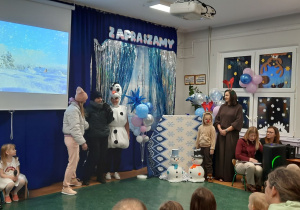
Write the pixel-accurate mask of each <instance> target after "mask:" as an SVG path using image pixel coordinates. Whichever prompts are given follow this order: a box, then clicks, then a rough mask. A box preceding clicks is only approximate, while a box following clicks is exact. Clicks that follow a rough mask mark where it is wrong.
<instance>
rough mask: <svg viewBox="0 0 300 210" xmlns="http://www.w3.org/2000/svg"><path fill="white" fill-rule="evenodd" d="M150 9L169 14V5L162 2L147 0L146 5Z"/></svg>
mask: <svg viewBox="0 0 300 210" xmlns="http://www.w3.org/2000/svg"><path fill="white" fill-rule="evenodd" d="M146 5H147V6H149V7H150V8H152V9H156V10H160V11H163V12H168V13H170V3H169V2H165V1H162V0H148V1H147V3H146Z"/></svg>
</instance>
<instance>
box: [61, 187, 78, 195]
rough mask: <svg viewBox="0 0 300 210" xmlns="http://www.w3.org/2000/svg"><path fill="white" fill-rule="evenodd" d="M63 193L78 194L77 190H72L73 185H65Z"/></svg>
mask: <svg viewBox="0 0 300 210" xmlns="http://www.w3.org/2000/svg"><path fill="white" fill-rule="evenodd" d="M61 193H62V194H65V195H76V194H77V192H76V191H74V190H72V188H71V187H64V188H63V189H62V191H61Z"/></svg>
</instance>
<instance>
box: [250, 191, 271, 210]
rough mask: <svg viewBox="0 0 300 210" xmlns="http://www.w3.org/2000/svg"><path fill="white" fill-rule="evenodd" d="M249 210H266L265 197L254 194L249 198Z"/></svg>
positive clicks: (258, 193) (261, 194) (259, 193)
mask: <svg viewBox="0 0 300 210" xmlns="http://www.w3.org/2000/svg"><path fill="white" fill-rule="evenodd" d="M248 208H249V210H268V208H269V204H268V202H267V200H266V195H265V194H264V193H261V192H254V193H252V194H251V195H250V196H249V205H248Z"/></svg>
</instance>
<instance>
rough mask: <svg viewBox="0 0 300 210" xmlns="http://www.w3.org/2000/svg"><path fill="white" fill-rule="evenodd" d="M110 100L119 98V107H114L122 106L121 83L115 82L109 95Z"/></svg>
mask: <svg viewBox="0 0 300 210" xmlns="http://www.w3.org/2000/svg"><path fill="white" fill-rule="evenodd" d="M109 96H110V98H111V99H112V98H113V99H115V98H119V102H118V104H117V105H114V104H113V106H119V105H120V101H121V96H122V87H121V85H120V84H119V83H116V82H114V83H113V84H112V85H111V87H110V93H109Z"/></svg>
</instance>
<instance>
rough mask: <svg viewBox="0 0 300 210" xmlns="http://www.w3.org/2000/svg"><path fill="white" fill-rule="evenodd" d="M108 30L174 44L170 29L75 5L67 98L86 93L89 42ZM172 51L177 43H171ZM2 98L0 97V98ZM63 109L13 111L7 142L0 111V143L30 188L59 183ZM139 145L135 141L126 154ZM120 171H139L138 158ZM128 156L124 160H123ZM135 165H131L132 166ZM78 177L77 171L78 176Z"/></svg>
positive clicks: (5, 116) (6, 116) (6, 123)
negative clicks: (12, 153)
mask: <svg viewBox="0 0 300 210" xmlns="http://www.w3.org/2000/svg"><path fill="white" fill-rule="evenodd" d="M109 26H114V27H115V28H123V29H130V30H135V31H139V32H141V33H144V34H148V33H150V34H152V33H153V32H155V34H156V35H158V36H161V37H169V38H171V39H174V40H175V42H176V40H177V37H176V31H175V29H174V28H168V27H161V26H158V25H154V24H151V23H148V22H145V21H141V20H136V19H132V18H127V17H124V16H120V15H114V14H107V13H102V12H100V11H97V10H95V9H90V8H86V7H81V6H76V9H75V10H74V11H73V12H72V25H71V49H70V71H69V97H71V96H74V95H75V90H76V87H77V86H81V87H82V88H83V89H84V90H86V92H87V93H88V94H89V93H90V63H91V57H92V56H93V54H94V41H93V39H94V38H97V39H98V40H99V42H100V43H102V42H103V41H104V40H106V39H107V38H108V34H109ZM174 46H175V48H176V46H177V44H176V43H174ZM92 61H93V63H92V66H93V71H92V73H93V78H94V79H93V81H92V84H91V86H92V89H95V87H96V81H95V76H96V71H95V59H94V58H93V59H92ZM1 100H5V99H1ZM63 114H64V110H44V111H16V112H15V113H14V126H13V127H14V139H13V140H12V141H11V140H10V113H9V112H7V111H1V112H0V119H1V121H0V133H1V136H0V144H1V145H2V144H4V143H13V144H15V145H16V149H17V156H18V157H19V158H20V163H21V172H22V173H24V174H25V175H26V176H27V178H28V180H29V185H28V187H29V189H37V188H41V187H45V186H49V185H51V184H53V183H56V182H62V180H63V177H64V172H65V168H66V165H67V158H68V156H67V149H66V146H65V145H64V137H63V133H62V120H63ZM134 147H139V145H137V143H136V141H135V139H134V138H132V139H131V145H130V148H129V149H128V150H126V152H128V153H130V151H133V148H134ZM126 155H128V159H126V161H125V164H124V163H123V162H122V170H132V169H133V167H132V166H134V167H136V168H139V167H141V162H140V159H139V157H138V156H139V154H134V153H131V154H126V153H124V156H126ZM126 158H127V157H126ZM135 161H136V163H135ZM79 173H80V172H79Z"/></svg>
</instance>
